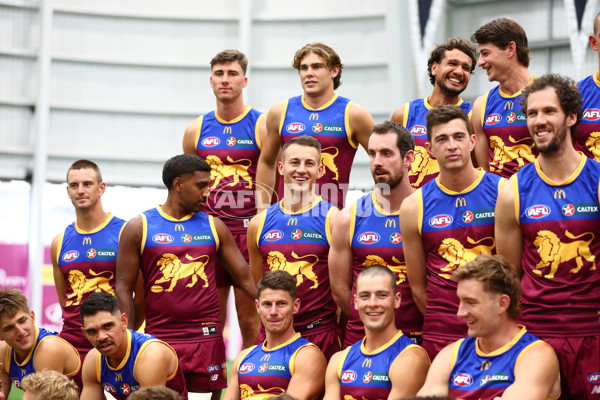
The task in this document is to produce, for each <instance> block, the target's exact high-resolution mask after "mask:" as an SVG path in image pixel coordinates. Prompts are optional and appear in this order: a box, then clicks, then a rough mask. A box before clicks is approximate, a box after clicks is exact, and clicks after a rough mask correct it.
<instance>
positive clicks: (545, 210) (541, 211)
mask: <svg viewBox="0 0 600 400" xmlns="http://www.w3.org/2000/svg"><path fill="white" fill-rule="evenodd" d="M525 214H527V216H528V217H529V218H534V219H540V218H544V217H546V216H547V215H549V214H550V207H548V206H547V205H545V204H536V205H535V206H531V207H529V208H528V209H527V211H525Z"/></svg>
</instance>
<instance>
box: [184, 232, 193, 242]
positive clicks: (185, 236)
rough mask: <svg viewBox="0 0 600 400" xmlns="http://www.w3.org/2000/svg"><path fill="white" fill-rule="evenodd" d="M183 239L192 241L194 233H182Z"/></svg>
mask: <svg viewBox="0 0 600 400" xmlns="http://www.w3.org/2000/svg"><path fill="white" fill-rule="evenodd" d="M181 241H182V242H183V243H192V235H190V234H189V233H185V234H183V235H181Z"/></svg>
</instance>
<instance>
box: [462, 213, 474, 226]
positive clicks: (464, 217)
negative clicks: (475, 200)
mask: <svg viewBox="0 0 600 400" xmlns="http://www.w3.org/2000/svg"><path fill="white" fill-rule="evenodd" d="M473 218H475V216H474V215H473V213H472V212H471V211H465V212H464V213H463V215H462V220H463V222H464V223H465V224H468V223H470V222H472V221H473Z"/></svg>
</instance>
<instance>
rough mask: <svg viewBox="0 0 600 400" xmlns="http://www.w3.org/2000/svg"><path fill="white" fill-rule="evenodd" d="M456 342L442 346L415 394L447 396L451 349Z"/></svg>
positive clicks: (450, 368)
mask: <svg viewBox="0 0 600 400" xmlns="http://www.w3.org/2000/svg"><path fill="white" fill-rule="evenodd" d="M457 345H458V344H457V343H456V342H454V343H452V344H450V345H448V346H446V347H444V348H443V349H442V351H440V352H439V353H438V355H437V356H436V357H435V360H433V362H432V363H431V367H430V368H429V372H428V373H427V378H426V379H425V384H424V385H423V387H422V388H421V389H420V390H419V392H418V393H417V396H423V397H426V396H432V397H433V396H440V397H442V396H448V386H449V384H450V373H451V372H452V351H453V348H454V346H457Z"/></svg>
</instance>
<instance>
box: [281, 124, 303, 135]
mask: <svg viewBox="0 0 600 400" xmlns="http://www.w3.org/2000/svg"><path fill="white" fill-rule="evenodd" d="M285 130H286V131H288V132H289V133H300V132H304V124H303V123H301V122H292V123H291V124H288V126H286V127H285Z"/></svg>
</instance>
